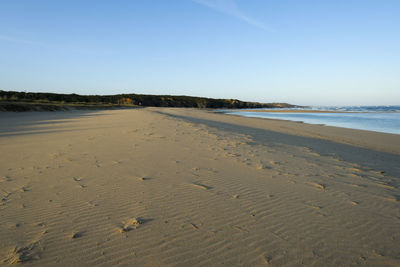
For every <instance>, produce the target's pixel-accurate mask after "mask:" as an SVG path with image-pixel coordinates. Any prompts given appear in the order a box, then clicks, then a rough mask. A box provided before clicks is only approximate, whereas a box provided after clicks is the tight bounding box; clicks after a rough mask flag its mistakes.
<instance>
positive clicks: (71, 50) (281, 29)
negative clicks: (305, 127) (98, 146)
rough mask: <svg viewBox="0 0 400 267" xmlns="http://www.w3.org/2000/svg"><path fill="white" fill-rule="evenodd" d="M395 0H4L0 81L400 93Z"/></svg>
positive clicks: (322, 97) (320, 94) (369, 97)
mask: <svg viewBox="0 0 400 267" xmlns="http://www.w3.org/2000/svg"><path fill="white" fill-rule="evenodd" d="M399 14H400V1H397V0H326V1H319V0H313V1H311V0H279V1H278V0H131V1H129V0H126V1H124V0H115V1H106V0H92V1H89V0H79V1H75V0H69V1H54V0H48V1H43V0H35V1H31V0H2V1H0V89H3V90H17V91H35V92H60V93H78V94H117V93H143V94H175V95H194V96H206V97H215V98H237V99H241V100H249V101H260V102H289V103H294V104H303V105H373V104H376V105H395V104H400V15H399Z"/></svg>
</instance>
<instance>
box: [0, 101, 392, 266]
mask: <svg viewBox="0 0 400 267" xmlns="http://www.w3.org/2000/svg"><path fill="white" fill-rule="evenodd" d="M399 147H400V136H398V135H389V134H378V133H370V132H362V131H355V130H348V129H340V128H334V127H324V126H310V125H306V124H299V123H293V122H279V121H271V120H261V119H252V118H240V117H234V116H229V115H222V114H213V113H211V112H206V111H198V110H185V109H156V108H147V109H130V110H112V111H98V112H83V111H76V112H55V113H46V112H43V113H40V112H37V113H20V114H15V113H1V114H0V148H1V157H0V198H1V202H0V215H1V216H0V240H1V242H0V265H4V266H7V265H12V264H18V263H24V266H31V265H32V266H54V265H58V266H73V265H96V266H115V265H117V264H122V265H133V266H135V265H136V266H207V265H209V266H217V265H225V266H240V265H243V266H269V265H271V266H282V265H286V266H298V265H300V264H305V265H315V266H327V265H333V266H335V265H338V266H339V265H340V266H342V265H352V266H353V265H354V266H356V265H372V266H399V265H400V189H399V186H400V179H399V176H400V175H399V174H400V170H399V169H400V164H399V162H400V156H399V155H400V149H399Z"/></svg>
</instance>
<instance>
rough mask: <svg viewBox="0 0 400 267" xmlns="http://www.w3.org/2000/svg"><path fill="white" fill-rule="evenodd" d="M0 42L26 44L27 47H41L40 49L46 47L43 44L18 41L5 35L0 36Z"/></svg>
mask: <svg viewBox="0 0 400 267" xmlns="http://www.w3.org/2000/svg"><path fill="white" fill-rule="evenodd" d="M0 41H5V42H11V43H19V44H28V45H35V46H41V47H47V46H46V45H45V44H43V43H39V42H34V41H29V40H24V39H19V38H14V37H11V36H7V35H2V34H0Z"/></svg>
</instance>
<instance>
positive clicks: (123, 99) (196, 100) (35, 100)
mask: <svg viewBox="0 0 400 267" xmlns="http://www.w3.org/2000/svg"><path fill="white" fill-rule="evenodd" d="M17 103H19V104H20V109H21V110H20V111H24V110H23V109H24V108H23V107H22V106H24V107H25V108H26V109H27V110H32V109H31V108H30V107H29V105H31V106H32V105H33V104H35V105H42V107H45V108H46V107H47V108H48V109H49V110H51V109H52V108H54V107H55V108H54V110H62V109H63V108H64V106H67V107H68V106H71V105H72V106H76V107H81V108H84V107H92V108H107V107H115V106H117V107H132V106H143V107H185V108H213V109H214V108H215V109H217V108H225V109H243V108H287V107H295V106H293V105H290V104H286V103H257V102H244V101H240V100H236V99H213V98H205V97H192V96H171V95H139V94H119V95H77V94H54V93H26V92H15V91H2V90H0V110H2V109H3V110H10V108H11V110H12V109H13V108H12V107H14V109H17V110H15V111H18V108H15V107H16V104H17ZM7 105H8V106H7ZM2 107H3V108H2Z"/></svg>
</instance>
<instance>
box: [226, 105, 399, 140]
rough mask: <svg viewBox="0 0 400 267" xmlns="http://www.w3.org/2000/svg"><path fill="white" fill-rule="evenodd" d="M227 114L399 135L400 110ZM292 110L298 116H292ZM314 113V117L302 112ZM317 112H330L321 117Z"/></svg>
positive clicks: (332, 109) (361, 108)
mask: <svg viewBox="0 0 400 267" xmlns="http://www.w3.org/2000/svg"><path fill="white" fill-rule="evenodd" d="M257 110H258V111H264V112H254V109H253V110H224V111H223V112H224V113H228V114H233V115H240V116H245V117H257V118H268V119H279V120H290V121H300V122H305V123H310V124H324V125H329V126H337V127H344V128H352V129H360V130H368V131H376V132H383V133H392V134H400V106H353V107H309V108H293V109H285V110H286V112H282V113H280V112H268V111H274V110H277V109H257ZM291 110H293V111H295V112H290V111H291ZM302 110H314V111H316V112H315V113H307V112H304V113H303V112H301V111H302ZM318 111H330V113H322V112H321V113H319V112H318Z"/></svg>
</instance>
